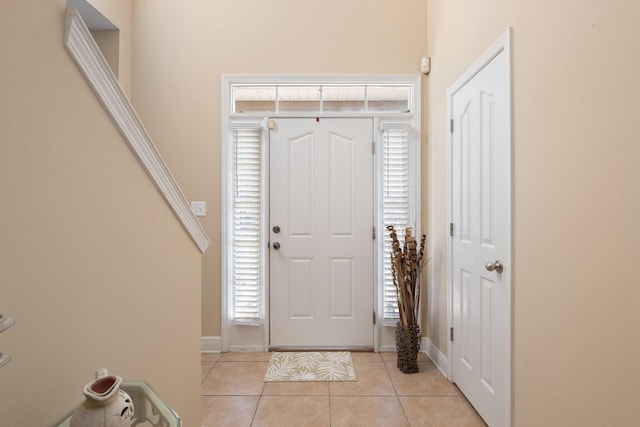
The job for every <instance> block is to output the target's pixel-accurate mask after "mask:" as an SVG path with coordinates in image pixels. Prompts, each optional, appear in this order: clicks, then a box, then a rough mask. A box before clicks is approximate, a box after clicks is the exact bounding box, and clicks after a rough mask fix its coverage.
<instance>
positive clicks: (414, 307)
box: [387, 225, 426, 328]
mask: <svg viewBox="0 0 640 427" xmlns="http://www.w3.org/2000/svg"><path fill="white" fill-rule="evenodd" d="M387 230H389V235H390V236H391V267H392V276H393V285H394V286H395V288H396V297H397V298H398V312H399V314H400V323H401V324H402V326H403V327H405V328H406V327H407V326H410V325H417V324H418V312H419V309H420V271H421V270H422V265H423V264H422V259H423V257H424V244H425V240H426V236H425V235H424V234H423V235H422V238H421V239H420V248H418V242H417V241H416V238H415V237H414V236H413V234H412V231H413V229H412V228H411V227H407V228H406V229H405V235H404V243H403V244H401V242H400V241H398V235H397V234H396V230H395V228H394V227H393V225H388V226H387Z"/></svg>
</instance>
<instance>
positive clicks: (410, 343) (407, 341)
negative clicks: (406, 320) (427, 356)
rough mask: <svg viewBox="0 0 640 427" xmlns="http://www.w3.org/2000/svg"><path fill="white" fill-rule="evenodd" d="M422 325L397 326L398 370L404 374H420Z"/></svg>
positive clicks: (399, 324)
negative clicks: (419, 356) (419, 359)
mask: <svg viewBox="0 0 640 427" xmlns="http://www.w3.org/2000/svg"><path fill="white" fill-rule="evenodd" d="M421 339H422V337H421V336H420V325H409V326H407V327H404V326H402V324H401V323H400V322H398V323H397V325H396V350H397V352H398V362H397V366H398V369H400V371H401V372H402V373H404V374H413V373H416V372H418V352H419V351H420V341H421Z"/></svg>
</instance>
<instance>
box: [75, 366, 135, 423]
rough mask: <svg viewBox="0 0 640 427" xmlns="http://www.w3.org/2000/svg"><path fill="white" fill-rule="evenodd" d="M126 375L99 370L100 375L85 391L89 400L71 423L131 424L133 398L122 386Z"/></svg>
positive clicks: (77, 411)
mask: <svg viewBox="0 0 640 427" xmlns="http://www.w3.org/2000/svg"><path fill="white" fill-rule="evenodd" d="M121 383H122V378H120V377H119V376H117V375H108V374H107V370H106V369H101V370H99V371H98V372H96V379H95V380H94V381H92V382H90V383H89V384H87V385H86V386H85V387H84V389H83V390H82V392H83V393H84V396H85V401H84V402H83V403H82V405H80V406H79V407H78V409H76V411H75V412H74V413H73V416H72V417H71V422H70V427H131V424H132V423H133V401H132V400H131V397H129V395H128V394H127V393H126V392H124V391H122V390H120V384H121Z"/></svg>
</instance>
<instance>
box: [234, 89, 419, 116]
mask: <svg viewBox="0 0 640 427" xmlns="http://www.w3.org/2000/svg"><path fill="white" fill-rule="evenodd" d="M231 95H232V102H231V108H232V111H231V112H232V113H249V114H256V113H297V112H306V113H323V112H341V113H366V112H376V113H411V112H412V111H411V105H412V103H411V85H407V84H387V85H380V84H375V85H367V84H360V85H347V84H343V85H338V84H330V85H325V84H306V85H286V84H282V85H280V84H277V85H233V86H232V89H231Z"/></svg>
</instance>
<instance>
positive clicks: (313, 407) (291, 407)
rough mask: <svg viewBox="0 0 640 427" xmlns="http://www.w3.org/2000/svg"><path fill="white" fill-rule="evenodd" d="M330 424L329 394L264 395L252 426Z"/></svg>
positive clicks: (282, 426) (295, 426)
mask: <svg viewBox="0 0 640 427" xmlns="http://www.w3.org/2000/svg"><path fill="white" fill-rule="evenodd" d="M329 425H330V415H329V396H262V398H260V403H259V404H258V410H257V411H256V415H255V417H254V420H253V424H252V427H261V426H277V427H300V426H304V427H316V426H318V427H328V426H329Z"/></svg>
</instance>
